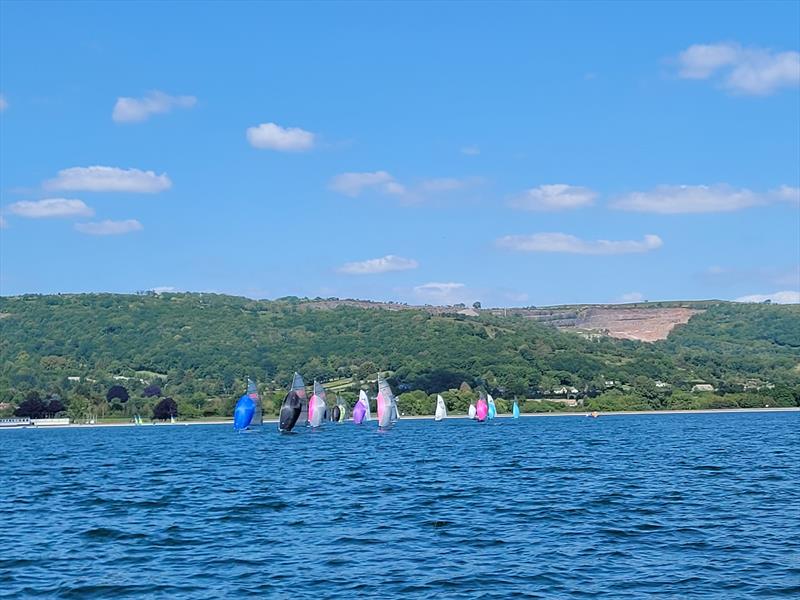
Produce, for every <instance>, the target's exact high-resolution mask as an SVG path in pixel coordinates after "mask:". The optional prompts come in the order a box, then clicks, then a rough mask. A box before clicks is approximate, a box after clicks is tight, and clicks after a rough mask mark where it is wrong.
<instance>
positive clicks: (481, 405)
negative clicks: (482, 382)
mask: <svg viewBox="0 0 800 600" xmlns="http://www.w3.org/2000/svg"><path fill="white" fill-rule="evenodd" d="M488 414H489V404H488V403H487V402H486V398H484V397H483V395H481V397H480V398H478V405H477V406H476V407H475V416H476V417H477V418H478V421H485V420H486V415H488Z"/></svg>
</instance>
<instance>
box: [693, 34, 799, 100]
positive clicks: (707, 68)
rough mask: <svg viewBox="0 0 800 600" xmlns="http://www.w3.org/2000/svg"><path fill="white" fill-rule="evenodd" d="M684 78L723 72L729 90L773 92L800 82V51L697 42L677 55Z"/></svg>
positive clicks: (764, 93) (706, 77)
mask: <svg viewBox="0 0 800 600" xmlns="http://www.w3.org/2000/svg"><path fill="white" fill-rule="evenodd" d="M678 65H679V71H678V74H679V76H680V77H683V78H685V79H708V78H710V77H712V76H714V75H718V74H719V75H721V76H722V80H723V85H724V87H726V88H727V89H729V90H731V91H733V92H737V93H742V94H752V95H767V94H771V93H773V92H775V91H777V90H778V89H780V88H782V87H794V86H797V85H798V84H800V52H794V51H790V52H774V51H773V50H770V49H768V48H743V47H742V46H740V45H739V44H731V43H725V44H695V45H693V46H689V47H688V48H687V49H686V50H684V51H683V52H681V53H680V54H679V55H678Z"/></svg>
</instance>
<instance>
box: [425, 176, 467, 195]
mask: <svg viewBox="0 0 800 600" xmlns="http://www.w3.org/2000/svg"><path fill="white" fill-rule="evenodd" d="M482 181H483V180H482V179H481V178H480V177H464V178H462V179H459V178H457V177H439V178H437V179H423V180H422V181H421V182H420V183H419V186H417V187H418V188H419V191H420V192H422V193H438V192H454V191H456V190H463V189H466V188H469V187H472V186H474V185H477V184H479V183H481V182H482Z"/></svg>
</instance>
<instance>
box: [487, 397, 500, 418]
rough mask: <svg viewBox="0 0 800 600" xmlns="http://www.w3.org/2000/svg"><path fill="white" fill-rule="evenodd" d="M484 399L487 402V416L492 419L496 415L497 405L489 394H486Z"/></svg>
mask: <svg viewBox="0 0 800 600" xmlns="http://www.w3.org/2000/svg"><path fill="white" fill-rule="evenodd" d="M486 401H487V402H488V403H489V414H488V415H487V418H489V419H494V418H495V417H496V416H497V406H496V405H495V403H494V398H492V395H491V394H486Z"/></svg>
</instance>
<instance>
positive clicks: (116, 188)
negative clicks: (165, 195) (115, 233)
mask: <svg viewBox="0 0 800 600" xmlns="http://www.w3.org/2000/svg"><path fill="white" fill-rule="evenodd" d="M44 187H45V188H46V189H49V190H69V191H74V192H77V191H84V192H138V193H143V194H155V193H157V192H163V191H164V190H168V189H169V188H170V187H172V181H170V179H169V177H167V174H166V173H162V174H161V175H156V174H155V172H154V171H140V170H139V169H120V168H118V167H103V166H92V167H72V168H70V169H63V170H62V171H59V172H58V176H57V177H56V178H55V179H51V180H49V181H46V182H45V183H44Z"/></svg>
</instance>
